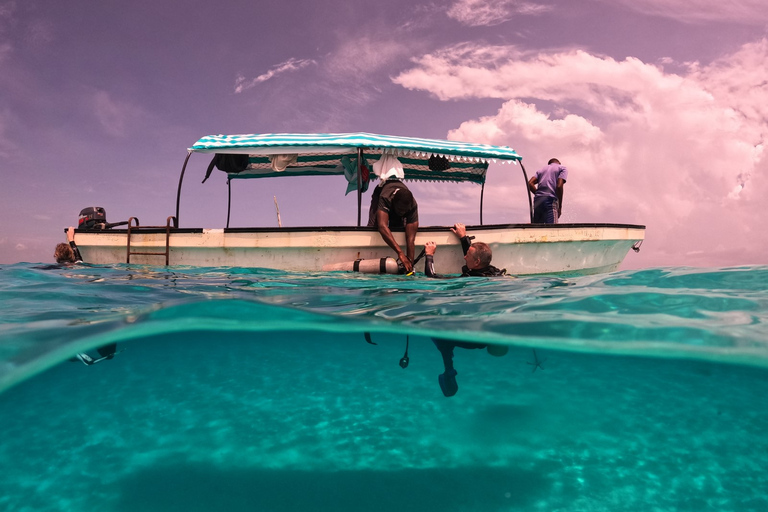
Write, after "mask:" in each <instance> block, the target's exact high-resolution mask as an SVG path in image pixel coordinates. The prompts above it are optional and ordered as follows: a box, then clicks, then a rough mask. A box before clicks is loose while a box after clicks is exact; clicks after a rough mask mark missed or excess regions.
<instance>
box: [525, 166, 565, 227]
mask: <svg viewBox="0 0 768 512" xmlns="http://www.w3.org/2000/svg"><path fill="white" fill-rule="evenodd" d="M567 179H568V169H566V168H565V166H563V165H561V164H560V160H558V159H557V158H552V159H550V161H549V162H547V165H546V167H542V168H541V169H539V170H538V171H536V175H535V176H532V177H531V179H530V180H528V189H529V190H530V191H531V193H532V194H533V222H534V223H539V224H557V221H558V219H559V218H560V215H562V212H563V187H564V186H565V182H566V180H567Z"/></svg>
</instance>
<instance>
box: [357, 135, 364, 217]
mask: <svg viewBox="0 0 768 512" xmlns="http://www.w3.org/2000/svg"><path fill="white" fill-rule="evenodd" d="M362 187H363V148H357V227H360V212H361V211H362V209H363V191H362V190H361V189H362Z"/></svg>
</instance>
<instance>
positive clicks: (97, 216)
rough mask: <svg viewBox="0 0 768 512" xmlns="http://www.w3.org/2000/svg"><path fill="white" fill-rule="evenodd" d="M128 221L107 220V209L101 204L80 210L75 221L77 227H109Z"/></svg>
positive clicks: (124, 223) (121, 224) (122, 224)
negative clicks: (111, 221)
mask: <svg viewBox="0 0 768 512" xmlns="http://www.w3.org/2000/svg"><path fill="white" fill-rule="evenodd" d="M126 224H128V221H127V220H126V221H123V222H113V223H109V222H107V211H106V210H105V209H104V208H102V207H101V206H89V207H88V208H83V209H82V210H80V217H79V219H78V221H77V229H109V228H113V227H115V226H124V225H126Z"/></svg>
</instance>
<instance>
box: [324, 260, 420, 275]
mask: <svg viewBox="0 0 768 512" xmlns="http://www.w3.org/2000/svg"><path fill="white" fill-rule="evenodd" d="M323 270H324V271H329V272H332V271H337V270H341V271H345V270H346V271H347V272H361V273H363V274H402V273H403V272H404V271H405V269H404V268H403V267H402V266H401V265H400V264H399V263H398V261H397V260H396V259H394V258H379V259H370V260H355V261H347V262H344V263H333V264H330V265H323Z"/></svg>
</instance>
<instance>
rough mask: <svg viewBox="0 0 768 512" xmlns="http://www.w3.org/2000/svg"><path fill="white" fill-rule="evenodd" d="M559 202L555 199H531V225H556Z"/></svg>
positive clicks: (545, 197) (544, 197)
mask: <svg viewBox="0 0 768 512" xmlns="http://www.w3.org/2000/svg"><path fill="white" fill-rule="evenodd" d="M559 206H560V202H559V201H558V200H557V198H556V197H547V196H541V197H535V198H534V199H533V223H534V224H557V221H558V218H559V216H558V215H557V210H558V207H559Z"/></svg>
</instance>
